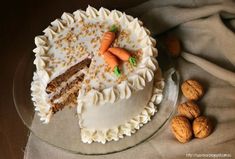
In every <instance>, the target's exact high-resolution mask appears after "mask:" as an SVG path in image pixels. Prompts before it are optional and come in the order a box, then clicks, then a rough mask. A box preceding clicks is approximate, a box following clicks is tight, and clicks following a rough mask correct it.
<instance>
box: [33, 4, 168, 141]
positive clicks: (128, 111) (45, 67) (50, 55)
mask: <svg viewBox="0 0 235 159" xmlns="http://www.w3.org/2000/svg"><path fill="white" fill-rule="evenodd" d="M113 24H115V25H117V26H118V27H119V32H120V35H119V37H118V38H117V39H116V42H114V44H113V46H119V47H123V48H125V49H127V50H130V51H131V52H133V53H134V52H135V54H136V55H137V54H138V51H140V52H139V53H140V55H138V56H139V59H138V58H137V66H136V67H134V68H130V66H129V65H128V64H126V63H124V64H123V65H122V66H121V71H122V74H123V76H122V77H123V78H120V80H119V79H117V77H115V75H114V74H113V73H112V72H108V71H105V68H106V64H105V62H104V60H103V59H102V57H101V56H100V55H99V54H98V50H99V46H100V38H101V37H102V35H103V33H104V32H105V31H107V30H108V27H110V26H111V25H113ZM142 25H143V24H142V22H141V21H139V20H138V19H137V18H133V17H132V16H129V15H126V14H125V13H122V12H120V11H117V10H112V11H109V10H107V9H105V8H100V9H99V10H96V9H95V8H92V7H90V6H88V8H87V10H86V11H82V10H77V11H75V12H74V13H73V14H70V13H64V14H63V15H62V16H61V19H56V20H55V21H53V22H51V26H48V27H47V28H46V29H45V30H44V31H43V32H44V35H41V36H37V37H35V44H36V48H35V49H34V50H33V52H34V53H35V57H36V58H35V60H34V64H35V65H36V72H35V73H34V77H33V82H32V84H31V91H32V100H33V102H34V105H35V110H36V111H37V112H38V115H39V116H40V120H41V121H43V122H44V123H48V122H49V120H50V118H51V116H52V111H51V105H50V104H49V102H48V101H49V96H48V94H47V93H46V92H45V89H46V86H47V84H48V83H49V82H50V81H51V80H53V79H54V78H55V77H57V76H58V75H60V74H62V73H64V72H65V71H66V70H67V69H68V68H70V67H71V66H73V65H74V64H76V63H78V62H80V61H82V60H83V59H85V58H86V57H88V56H92V62H91V65H90V68H89V70H88V71H87V73H85V77H84V82H83V84H82V88H81V89H80V90H79V96H78V98H77V101H78V105H77V113H78V115H79V118H80V120H79V121H80V127H81V138H82V141H83V142H85V143H91V142H93V141H97V142H101V143H105V142H106V141H111V140H115V141H116V140H118V139H119V138H122V137H123V136H124V135H127V136H130V135H131V134H132V133H134V132H135V131H136V130H138V129H139V128H140V127H141V126H143V124H145V123H147V122H148V121H150V117H151V116H152V115H154V113H155V112H156V109H155V106H156V104H159V103H160V101H161V100H162V89H163V83H164V82H163V81H162V79H158V80H157V81H156V83H154V88H153V89H151V88H152V85H153V77H154V72H155V70H157V69H158V63H157V61H156V59H155V57H156V56H157V49H156V48H154V46H155V44H156V41H155V40H154V39H153V38H151V37H150V32H149V30H148V29H146V28H145V27H143V26H142ZM87 27H88V28H89V29H87ZM97 27H98V29H97ZM122 36H123V37H122ZM136 52H137V53H136ZM96 68H99V69H98V73H97V74H96V73H95V77H94V72H93V73H90V74H89V72H92V71H93V70H95V69H96ZM124 77H125V78H124ZM87 82H89V86H90V88H91V89H89V90H87V88H88V86H87ZM142 93H144V94H143V95H142ZM65 96H66V95H65ZM62 98H63V97H61V99H62ZM61 99H59V100H61ZM111 103H112V104H111ZM135 106H136V107H135ZM115 112H117V114H116V115H115ZM121 113H122V114H124V115H121ZM110 115H112V116H114V117H115V118H114V120H113V119H112V118H110V119H111V120H109V116H110Z"/></svg>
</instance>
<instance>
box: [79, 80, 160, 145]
mask: <svg viewBox="0 0 235 159" xmlns="http://www.w3.org/2000/svg"><path fill="white" fill-rule="evenodd" d="M163 87H164V81H163V80H162V78H161V77H160V76H159V77H158V78H157V79H156V80H155V82H154V83H153V81H151V82H148V83H147V84H146V87H145V88H144V89H143V90H139V91H137V92H135V93H133V94H132V96H131V97H130V98H129V99H127V100H126V99H125V100H121V101H119V102H115V103H114V104H111V103H110V104H109V103H107V104H104V105H102V106H99V107H94V106H92V105H89V106H86V107H85V108H83V113H82V114H80V116H79V119H80V123H79V124H80V127H81V139H82V141H83V142H84V143H92V142H100V143H103V144H104V143H106V141H111V140H114V141H117V140H119V138H123V137H124V135H126V136H131V134H132V133H135V132H136V130H138V129H140V128H141V127H142V126H143V125H144V124H146V123H147V122H149V121H150V120H151V116H153V115H154V114H155V112H156V111H157V109H156V106H157V105H158V104H159V103H160V102H161V100H162V98H163V96H162V91H163Z"/></svg>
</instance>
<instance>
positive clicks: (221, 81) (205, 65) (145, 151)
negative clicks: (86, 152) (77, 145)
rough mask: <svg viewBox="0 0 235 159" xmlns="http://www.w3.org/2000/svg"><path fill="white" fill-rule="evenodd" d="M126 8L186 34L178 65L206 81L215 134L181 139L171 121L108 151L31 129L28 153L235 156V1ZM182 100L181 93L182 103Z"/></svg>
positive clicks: (150, 23) (29, 158)
mask: <svg viewBox="0 0 235 159" xmlns="http://www.w3.org/2000/svg"><path fill="white" fill-rule="evenodd" d="M127 12H128V13H131V14H133V15H134V16H138V17H140V18H141V19H142V20H143V21H144V23H145V25H146V26H147V27H148V28H149V29H150V30H151V31H152V32H153V33H154V34H159V33H163V32H167V31H168V32H170V33H172V34H176V35H178V37H179V38H180V39H181V41H182V44H183V50H184V53H183V54H182V56H181V57H180V58H179V59H177V67H178V69H179V72H180V75H181V78H182V81H183V80H186V79H188V78H192V79H196V80H199V81H200V82H201V83H202V84H203V85H204V86H205V88H206V94H205V96H204V97H203V98H202V99H201V100H200V101H199V105H200V106H201V108H202V110H203V113H204V114H205V115H208V116H209V117H210V118H211V119H212V121H213V123H214V125H215V128H214V131H213V133H212V134H211V135H210V136H209V137H207V138H205V139H193V140H192V141H190V142H189V143H186V144H180V143H179V142H177V141H176V140H175V139H174V137H173V136H172V134H171V132H170V127H169V123H167V126H166V127H165V129H163V130H161V132H160V133H158V134H157V135H156V136H154V138H152V139H151V140H150V141H148V142H146V143H144V144H141V145H139V146H137V147H135V148H132V149H129V150H127V151H123V152H120V153H116V154H110V155H105V156H83V155H76V154H71V153H68V152H65V151H63V150H60V149H57V148H55V147H53V146H51V145H48V144H46V143H44V142H42V141H40V140H39V139H38V138H37V137H35V136H33V135H32V134H30V136H29V139H28V143H27V146H26V149H25V156H24V158H25V159H47V158H50V159H64V158H66V159H80V158H83V159H88V158H89V159H93V158H95V159H99V158H107V159H123V158H125V159H132V158H135V159H143V158H145V159H153V158H154V159H155V158H187V157H189V155H190V154H199V155H200V154H211V155H213V154H214V155H219V154H222V155H223V154H228V155H227V157H232V158H235V87H233V86H234V85H235V33H234V31H235V1H221V0H185V1H181V0H177V1H175V0H165V1H154V0H153V1H148V2H145V3H144V4H141V5H140V6H137V7H135V8H132V9H130V10H128V11H127ZM185 59H186V60H187V61H186V60H185ZM183 101H185V98H184V97H182V95H181V94H180V97H179V102H183ZM187 155H188V156H187ZM200 158H202V157H200Z"/></svg>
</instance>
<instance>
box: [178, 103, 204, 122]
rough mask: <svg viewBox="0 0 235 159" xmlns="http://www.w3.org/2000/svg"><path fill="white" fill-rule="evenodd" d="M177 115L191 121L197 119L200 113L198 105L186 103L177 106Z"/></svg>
mask: <svg viewBox="0 0 235 159" xmlns="http://www.w3.org/2000/svg"><path fill="white" fill-rule="evenodd" d="M178 114H179V115H182V116H185V117H187V118H188V119H190V120H192V119H195V118H197V117H199V116H200V114H201V112H200V109H199V107H198V105H197V104H196V103H195V102H193V101H188V102H185V103H182V104H180V105H179V106H178Z"/></svg>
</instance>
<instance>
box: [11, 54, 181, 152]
mask: <svg viewBox="0 0 235 159" xmlns="http://www.w3.org/2000/svg"><path fill="white" fill-rule="evenodd" d="M159 58H160V59H159ZM33 60H34V54H26V55H25V56H24V57H23V58H22V59H21V61H20V62H19V64H18V67H17V70H16V72H15V77H14V81H13V97H14V102H15V106H16V109H17V112H18V114H19V116H20V117H21V119H22V121H23V123H24V124H25V125H26V126H27V127H28V128H29V130H30V131H31V132H32V133H33V134H34V135H35V136H37V137H38V138H40V139H41V140H43V141H44V142H47V143H48V144H51V145H54V146H56V147H58V148H62V149H64V150H67V151H70V152H72V153H78V154H84V155H103V154H110V153H116V152H120V151H124V150H127V149H129V148H132V147H134V146H137V145H139V144H141V143H144V142H145V141H147V140H150V139H151V137H153V136H154V135H156V134H157V132H159V130H160V129H163V126H164V125H165V123H166V122H167V121H168V119H169V118H170V117H171V115H172V113H173V112H174V111H175V105H176V102H177V98H178V92H179V74H178V73H177V71H176V70H175V69H174V67H173V64H172V62H171V61H170V59H169V58H168V57H167V56H165V55H160V56H159V57H158V61H159V65H160V67H161V69H162V72H163V76H164V79H165V88H164V93H163V95H164V98H163V101H162V102H161V104H160V105H158V106H157V107H158V112H157V113H156V114H155V115H154V116H153V117H152V120H151V121H150V122H149V123H147V124H146V125H144V126H143V127H142V128H141V129H140V130H138V131H137V132H136V133H135V134H133V135H132V136H130V137H129V136H126V137H124V138H123V139H120V140H119V141H111V142H107V143H106V144H100V143H92V144H84V143H82V141H81V139H80V129H79V125H78V118H77V117H76V109H75V108H65V109H63V110H62V111H60V112H58V113H56V114H55V115H54V116H53V117H52V119H51V121H50V122H49V124H42V123H41V122H40V120H39V117H38V115H37V114H35V111H34V106H33V103H32V101H31V91H30V84H31V81H32V76H33V71H34V70H35V67H34V65H33ZM161 62H162V63H161Z"/></svg>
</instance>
